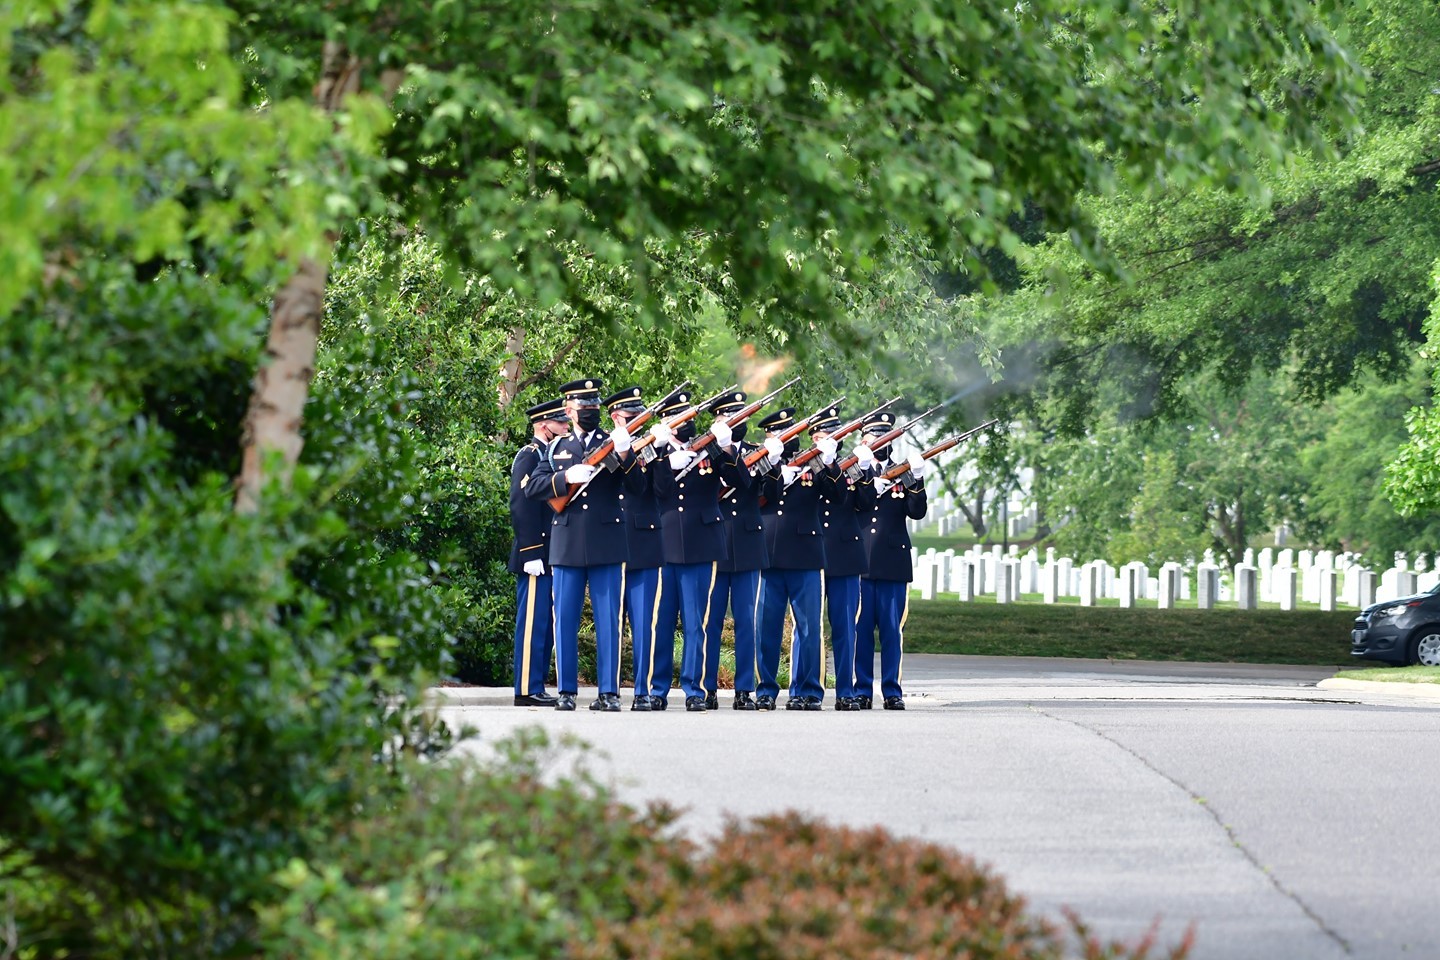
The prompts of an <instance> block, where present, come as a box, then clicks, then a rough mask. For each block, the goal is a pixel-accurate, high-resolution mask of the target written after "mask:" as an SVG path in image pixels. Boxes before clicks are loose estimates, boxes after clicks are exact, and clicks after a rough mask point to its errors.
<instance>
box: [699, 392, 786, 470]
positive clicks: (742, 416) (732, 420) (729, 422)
mask: <svg viewBox="0 0 1440 960" xmlns="http://www.w3.org/2000/svg"><path fill="white" fill-rule="evenodd" d="M799 382H800V378H799V377H796V378H794V379H793V380H791V381H790V382H789V383H787V384H785V385H784V386H782V387H781V388H780V389H778V390H772V391H770V392H769V393H767V394H766V395H765V396H763V397H761V398H760V399H759V400H755V401H753V402H751V403H749V404H747V405H746V406H745V407H744V408H743V409H741V410H737V411H736V412H735V413H732V414H731V415H730V416H728V417H726V418H725V425H726V426H727V427H738V426H740V424H742V423H744V422H745V421H746V420H749V419H750V418H751V417H753V416H755V414H757V413H759V412H760V408H761V407H763V406H765V405H766V404H767V403H769V402H770V401H771V400H774V399H775V398H776V397H778V396H780V394H782V393H784V392H785V391H786V390H789V389H790V388H791V387H793V386H795V384H797V383H799ZM731 389H732V390H733V389H734V388H733V387H732V388H731ZM729 392H730V391H728V390H727V391H726V393H729ZM712 436H714V435H713V434H712V433H711V432H710V431H709V430H706V431H705V432H704V433H702V434H700V436H698V437H696V438H695V439H694V440H691V441H690V442H689V443H688V444H686V445H685V449H687V450H689V451H690V452H691V453H699V452H700V451H701V450H704V449H705V445H706V444H708V443H709V442H710V439H711V437H712Z"/></svg>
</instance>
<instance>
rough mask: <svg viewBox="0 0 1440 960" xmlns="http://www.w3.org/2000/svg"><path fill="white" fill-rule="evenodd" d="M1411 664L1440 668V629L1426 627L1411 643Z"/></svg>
mask: <svg viewBox="0 0 1440 960" xmlns="http://www.w3.org/2000/svg"><path fill="white" fill-rule="evenodd" d="M1410 662H1411V663H1418V664H1420V665H1421V666H1423V667H1440V629H1437V628H1435V627H1426V628H1425V629H1424V630H1421V631H1420V632H1419V633H1418V634H1416V636H1415V639H1414V640H1411V641H1410Z"/></svg>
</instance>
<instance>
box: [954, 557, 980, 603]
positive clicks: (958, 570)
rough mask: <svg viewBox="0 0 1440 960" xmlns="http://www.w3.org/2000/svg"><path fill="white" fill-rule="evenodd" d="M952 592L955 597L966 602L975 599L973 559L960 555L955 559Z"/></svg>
mask: <svg viewBox="0 0 1440 960" xmlns="http://www.w3.org/2000/svg"><path fill="white" fill-rule="evenodd" d="M954 588H955V590H954V592H955V595H956V597H957V598H959V599H960V600H964V601H966V602H967V603H968V602H969V601H971V600H974V599H975V593H976V591H975V561H974V560H971V559H970V558H969V557H961V558H960V559H959V560H956V561H955V583H954Z"/></svg>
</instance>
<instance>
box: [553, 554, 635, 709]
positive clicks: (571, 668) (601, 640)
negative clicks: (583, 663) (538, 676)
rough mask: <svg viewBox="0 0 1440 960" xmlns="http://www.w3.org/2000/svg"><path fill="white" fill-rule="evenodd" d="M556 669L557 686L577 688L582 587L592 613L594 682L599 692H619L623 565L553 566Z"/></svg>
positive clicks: (568, 690)
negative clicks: (587, 592)
mask: <svg viewBox="0 0 1440 960" xmlns="http://www.w3.org/2000/svg"><path fill="white" fill-rule="evenodd" d="M554 569H555V673H556V675H557V677H558V679H559V683H558V686H559V690H560V692H561V693H568V694H570V695H571V696H574V695H575V694H576V693H577V692H578V690H579V678H578V675H579V663H578V637H579V635H580V611H581V610H582V609H583V608H584V606H585V588H586V586H587V585H588V586H589V588H590V612H591V614H593V615H594V617H595V683H596V685H597V686H598V687H599V688H600V692H601V693H614V694H618V693H619V692H620V597H621V595H622V594H623V593H624V590H625V565H624V564H620V563H607V564H604V565H602V566H598V567H558V566H557V567H555V568H554Z"/></svg>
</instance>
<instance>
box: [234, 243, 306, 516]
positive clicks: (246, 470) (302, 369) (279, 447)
mask: <svg viewBox="0 0 1440 960" xmlns="http://www.w3.org/2000/svg"><path fill="white" fill-rule="evenodd" d="M327 274H328V271H327V270H326V268H325V266H324V264H321V263H317V262H316V261H314V260H311V259H310V258H309V257H306V258H305V259H303V260H301V261H300V269H299V270H296V271H295V275H294V276H292V277H291V278H290V279H289V281H287V282H286V284H285V286H283V287H281V288H280V292H279V293H277V294H276V295H275V304H274V306H273V308H272V309H271V313H270V338H269V341H268V342H267V343H266V344H265V358H264V360H263V361H262V362H261V364H260V369H258V370H256V371H255V386H254V388H253V390H252V392H251V394H250V409H249V412H247V413H246V415H245V431H244V435H243V439H242V440H241V463H240V480H239V489H238V490H237V491H236V495H235V509H236V510H238V511H239V512H241V513H254V512H255V511H256V510H258V509H259V508H260V486H261V484H262V483H263V482H264V466H265V456H266V454H268V453H270V452H272V451H279V453H280V454H281V458H282V462H283V463H284V469H285V472H286V476H287V477H288V475H289V472H290V471H291V470H293V469H294V467H295V464H296V463H298V462H299V460H300V449H301V447H303V446H304V445H305V440H304V437H303V436H302V435H301V433H300V425H301V422H302V420H303V418H304V413H305V401H306V398H308V397H309V395H310V381H311V380H312V379H314V377H315V352H316V348H317V345H318V344H319V341H320V314H321V311H322V309H323V308H324V305H325V280H326V277H327Z"/></svg>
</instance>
